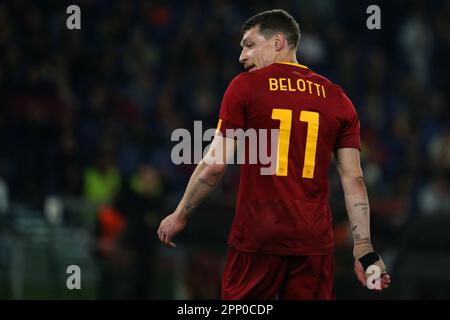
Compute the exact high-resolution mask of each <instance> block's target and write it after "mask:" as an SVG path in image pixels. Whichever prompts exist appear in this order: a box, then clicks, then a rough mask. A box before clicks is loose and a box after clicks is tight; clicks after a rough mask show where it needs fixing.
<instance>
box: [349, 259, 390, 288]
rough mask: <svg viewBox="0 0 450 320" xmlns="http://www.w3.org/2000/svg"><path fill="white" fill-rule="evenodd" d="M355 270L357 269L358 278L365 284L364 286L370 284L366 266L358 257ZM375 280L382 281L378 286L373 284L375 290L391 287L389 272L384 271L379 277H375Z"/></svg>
mask: <svg viewBox="0 0 450 320" xmlns="http://www.w3.org/2000/svg"><path fill="white" fill-rule="evenodd" d="M354 270H355V274H356V278H357V279H358V281H359V282H360V283H361V284H362V285H363V287H367V285H368V283H367V278H368V277H367V273H366V272H364V268H363V266H362V264H361V262H360V261H359V260H358V259H356V260H355V268H354ZM369 276H370V275H369ZM374 280H375V281H378V280H379V281H380V283H379V284H380V285H379V286H376V285H374V286H373V290H375V291H383V290H384V289H387V288H388V287H389V284H390V283H391V278H390V276H389V275H388V274H387V273H383V274H382V276H381V277H380V278H379V279H374ZM369 289H370V288H369Z"/></svg>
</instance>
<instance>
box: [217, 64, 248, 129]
mask: <svg viewBox="0 0 450 320" xmlns="http://www.w3.org/2000/svg"><path fill="white" fill-rule="evenodd" d="M248 86H249V84H248V81H247V79H246V77H245V76H244V74H242V73H241V74H240V75H238V76H237V77H235V78H234V79H233V80H232V81H231V82H230V84H229V86H228V88H227V90H226V91H225V94H224V96H223V99H222V104H221V106H220V113H219V123H218V125H217V129H218V130H219V131H220V132H221V133H222V135H223V136H226V135H227V134H226V132H227V131H226V130H227V129H233V130H234V129H238V128H241V129H245V127H246V116H245V115H246V107H247V105H248V104H247V100H248V92H249V89H248Z"/></svg>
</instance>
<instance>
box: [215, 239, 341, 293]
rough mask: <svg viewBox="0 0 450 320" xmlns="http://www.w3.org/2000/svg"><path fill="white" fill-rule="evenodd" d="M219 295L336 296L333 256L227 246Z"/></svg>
mask: <svg viewBox="0 0 450 320" xmlns="http://www.w3.org/2000/svg"><path fill="white" fill-rule="evenodd" d="M221 298H222V299H224V300H242V299H249V300H256V299H276V298H278V299H285V300H312V299H321V300H325V299H335V295H334V282H333V256H332V255H331V254H330V255H317V256H282V255H269V254H258V253H248V252H243V251H239V250H236V249H234V248H229V250H228V255H227V261H226V264H225V270H224V272H223V276H222V292H221Z"/></svg>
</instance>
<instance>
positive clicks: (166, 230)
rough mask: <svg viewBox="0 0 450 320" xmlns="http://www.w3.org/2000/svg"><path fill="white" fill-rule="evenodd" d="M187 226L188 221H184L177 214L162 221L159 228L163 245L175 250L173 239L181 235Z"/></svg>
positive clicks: (159, 235)
mask: <svg viewBox="0 0 450 320" xmlns="http://www.w3.org/2000/svg"><path fill="white" fill-rule="evenodd" d="M185 226H186V220H185V219H182V218H181V217H180V215H179V214H178V213H177V212H174V213H172V214H170V215H168V216H167V217H165V218H164V220H163V221H161V224H160V225H159V228H158V232H157V233H158V237H159V240H161V242H162V243H164V244H165V245H166V246H168V247H170V248H175V247H176V245H175V243H173V242H172V239H173V237H175V236H176V235H177V234H178V233H180V232H181V231H182V230H183V229H184V227H185Z"/></svg>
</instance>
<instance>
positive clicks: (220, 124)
mask: <svg viewBox="0 0 450 320" xmlns="http://www.w3.org/2000/svg"><path fill="white" fill-rule="evenodd" d="M221 127H222V119H219V122H218V123H217V128H216V134H217V133H218V132H219V131H220V128H221Z"/></svg>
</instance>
